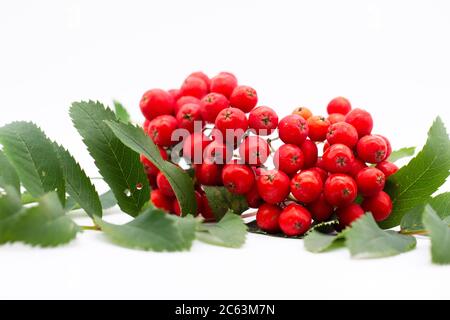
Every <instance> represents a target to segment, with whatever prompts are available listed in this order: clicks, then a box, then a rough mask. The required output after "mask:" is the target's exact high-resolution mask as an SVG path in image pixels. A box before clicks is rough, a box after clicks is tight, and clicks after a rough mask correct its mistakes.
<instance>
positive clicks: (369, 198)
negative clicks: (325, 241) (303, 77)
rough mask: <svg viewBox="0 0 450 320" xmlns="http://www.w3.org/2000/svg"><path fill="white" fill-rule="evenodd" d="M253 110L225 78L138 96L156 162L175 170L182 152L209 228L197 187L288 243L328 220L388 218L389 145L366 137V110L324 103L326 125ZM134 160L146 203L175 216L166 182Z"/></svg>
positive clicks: (244, 93)
mask: <svg viewBox="0 0 450 320" xmlns="http://www.w3.org/2000/svg"><path fill="white" fill-rule="evenodd" d="M257 105H258V95H257V93H256V91H255V90H254V89H253V88H251V87H249V86H245V85H239V84H238V81H237V79H236V77H235V76H234V75H233V74H231V73H229V72H222V73H219V74H218V75H216V76H215V77H213V78H211V79H210V78H209V77H208V76H207V75H205V74H204V73H202V72H195V73H192V74H191V75H189V76H188V77H187V78H186V79H185V81H184V82H183V84H182V85H181V88H180V89H173V90H169V91H164V90H161V89H152V90H149V91H147V92H146V93H144V95H143V97H142V99H141V102H140V108H141V111H142V113H143V115H144V116H145V118H146V121H145V123H144V130H145V131H146V132H147V133H148V135H149V136H150V137H151V138H152V140H153V141H154V142H155V144H156V145H157V146H158V147H159V148H160V153H161V156H162V157H163V158H164V159H166V160H170V161H173V162H175V163H178V162H179V161H178V159H175V158H176V156H177V154H178V151H181V154H182V157H183V158H184V160H183V161H185V163H184V164H180V165H181V166H184V165H188V166H190V167H191V168H193V169H194V174H195V179H194V180H195V187H196V197H197V203H198V208H199V209H198V212H197V214H201V215H202V216H203V217H204V218H205V219H206V220H214V215H213V214H212V212H211V208H210V206H209V203H208V199H207V198H206V196H205V193H204V192H203V189H202V186H225V187H226V188H227V189H228V190H229V191H230V192H231V193H233V194H237V195H243V196H245V197H246V199H247V202H248V204H249V206H250V207H252V208H257V209H258V211H257V215H256V220H257V224H258V226H259V227H260V228H261V229H262V230H265V231H267V232H274V233H275V232H280V231H281V232H283V233H284V234H286V235H288V236H298V235H301V234H304V233H305V232H306V231H307V230H308V229H309V228H310V227H311V224H312V221H313V220H314V221H316V222H323V221H327V220H329V219H333V218H334V217H336V218H337V219H338V220H339V228H345V227H346V226H348V225H350V224H351V223H352V222H353V221H354V220H356V219H357V218H359V217H360V216H362V215H363V214H364V212H371V213H372V215H373V216H374V218H375V220H377V221H382V220H384V219H386V218H387V217H388V216H389V214H390V213H391V211H392V201H391V199H390V197H389V196H388V195H387V193H385V192H384V191H383V189H384V186H385V181H386V179H387V178H388V177H389V176H390V175H392V174H394V173H395V172H396V171H397V170H398V168H397V167H396V166H395V165H394V164H393V163H391V162H389V161H388V160H387V159H388V157H389V156H390V154H391V152H392V149H391V145H390V143H389V140H388V139H387V138H386V137H384V136H381V135H376V134H372V129H373V120H372V117H371V115H370V114H369V113H368V112H367V111H365V110H362V109H352V107H351V104H350V102H349V101H348V100H347V99H345V98H343V97H338V98H335V99H333V100H331V101H330V103H329V104H328V106H327V112H328V116H327V117H325V116H317V115H313V114H312V112H311V111H310V110H309V109H308V108H305V107H300V108H296V109H295V110H294V112H293V113H292V114H291V115H288V116H286V117H284V118H282V119H281V120H279V119H278V115H277V114H276V112H275V111H274V110H273V109H271V108H269V107H267V106H257ZM280 142H281V143H280ZM320 144H323V152H320V154H319V148H318V146H319V145H320ZM176 145H177V146H180V148H179V149H180V150H178V149H177V148H176V147H175V146H176ZM169 151H170V152H169ZM169 153H170V154H169ZM141 160H142V162H143V164H144V166H145V168H146V172H147V175H148V178H149V180H150V182H151V184H152V186H153V191H152V193H151V201H152V202H153V204H154V205H155V206H157V207H159V208H162V209H164V210H166V211H168V212H171V213H175V214H178V215H179V214H180V206H179V205H178V202H177V200H176V198H175V197H174V192H173V190H172V188H171V186H170V184H169V182H168V180H167V179H166V177H165V176H164V175H163V174H162V173H161V172H158V169H157V168H156V167H155V166H154V165H153V164H152V163H151V162H150V161H149V160H148V159H146V158H145V157H142V158H141ZM358 195H359V196H360V197H358Z"/></svg>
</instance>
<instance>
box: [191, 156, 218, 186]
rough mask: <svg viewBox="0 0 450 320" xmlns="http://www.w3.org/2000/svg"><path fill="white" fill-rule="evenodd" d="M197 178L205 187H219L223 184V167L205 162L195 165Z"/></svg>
mask: <svg viewBox="0 0 450 320" xmlns="http://www.w3.org/2000/svg"><path fill="white" fill-rule="evenodd" d="M195 178H196V179H197V182H198V183H200V184H201V185H205V186H218V185H221V184H222V166H220V165H218V164H216V163H214V162H211V161H208V160H206V161H204V162H203V163H202V164H196V165H195Z"/></svg>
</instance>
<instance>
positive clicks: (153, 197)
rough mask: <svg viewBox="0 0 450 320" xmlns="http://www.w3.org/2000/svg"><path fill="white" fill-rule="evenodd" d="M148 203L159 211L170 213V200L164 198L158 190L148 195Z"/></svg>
mask: <svg viewBox="0 0 450 320" xmlns="http://www.w3.org/2000/svg"><path fill="white" fill-rule="evenodd" d="M150 201H151V202H152V203H153V205H154V206H155V207H157V208H159V209H162V210H165V211H167V212H171V211H172V198H170V197H167V196H165V195H164V193H162V192H161V190H159V189H155V190H152V192H151V193H150Z"/></svg>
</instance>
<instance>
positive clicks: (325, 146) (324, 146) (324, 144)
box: [323, 141, 330, 153]
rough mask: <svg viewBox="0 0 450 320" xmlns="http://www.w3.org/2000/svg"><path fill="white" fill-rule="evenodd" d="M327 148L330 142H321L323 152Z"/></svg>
mask: <svg viewBox="0 0 450 320" xmlns="http://www.w3.org/2000/svg"><path fill="white" fill-rule="evenodd" d="M328 148H330V143H329V142H328V141H325V142H324V143H323V153H325V151H327V150H328Z"/></svg>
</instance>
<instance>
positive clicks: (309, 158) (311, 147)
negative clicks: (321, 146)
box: [300, 139, 319, 169]
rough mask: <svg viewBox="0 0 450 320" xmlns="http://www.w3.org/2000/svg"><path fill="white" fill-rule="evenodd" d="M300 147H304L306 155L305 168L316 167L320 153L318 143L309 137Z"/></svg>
mask: <svg viewBox="0 0 450 320" xmlns="http://www.w3.org/2000/svg"><path fill="white" fill-rule="evenodd" d="M300 149H302V152H303V155H304V156H305V163H304V165H303V168H304V169H308V168H311V167H314V166H315V165H316V163H317V158H318V153H319V150H318V149H317V144H316V143H315V142H312V141H311V140H309V139H308V140H306V141H305V142H304V143H303V144H302V145H301V146H300Z"/></svg>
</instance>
